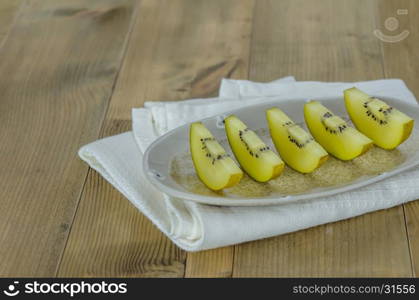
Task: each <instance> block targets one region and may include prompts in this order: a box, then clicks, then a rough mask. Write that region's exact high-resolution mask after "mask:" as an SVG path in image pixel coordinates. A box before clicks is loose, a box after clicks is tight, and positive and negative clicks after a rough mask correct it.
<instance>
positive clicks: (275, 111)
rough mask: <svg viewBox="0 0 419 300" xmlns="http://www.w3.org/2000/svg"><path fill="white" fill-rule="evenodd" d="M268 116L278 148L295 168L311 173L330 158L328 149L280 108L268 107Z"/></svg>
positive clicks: (280, 153) (287, 161)
mask: <svg viewBox="0 0 419 300" xmlns="http://www.w3.org/2000/svg"><path fill="white" fill-rule="evenodd" d="M266 118H267V120H268V125H269V131H270V133H271V137H272V140H273V142H274V144H275V147H276V150H277V151H278V153H279V155H280V156H281V158H282V159H283V160H284V161H285V163H286V164H287V165H288V166H290V167H291V168H293V169H294V170H296V171H298V172H301V173H311V172H313V171H314V170H315V169H317V168H318V167H319V166H321V165H322V164H323V163H324V162H325V161H326V160H327V159H328V157H329V155H328V154H327V152H326V150H324V149H323V147H322V146H320V144H319V143H317V142H316V141H315V140H314V139H313V137H312V136H311V135H310V134H308V133H307V132H306V131H305V130H304V129H303V128H301V127H300V126H299V125H297V124H295V123H294V121H292V120H291V119H290V118H289V117H288V116H287V115H286V114H285V113H284V112H283V111H282V110H280V109H279V108H276V107H273V108H271V109H268V110H267V111H266Z"/></svg>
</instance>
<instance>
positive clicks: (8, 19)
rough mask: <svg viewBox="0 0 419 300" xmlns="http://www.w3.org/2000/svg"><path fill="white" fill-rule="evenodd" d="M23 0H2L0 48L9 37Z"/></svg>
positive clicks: (0, 3) (0, 5)
mask: <svg viewBox="0 0 419 300" xmlns="http://www.w3.org/2000/svg"><path fill="white" fill-rule="evenodd" d="M22 3H23V0H3V1H1V2H0V49H1V46H2V45H3V43H4V41H5V40H6V39H7V36H8V33H9V31H10V29H11V28H12V26H13V24H14V21H15V20H16V17H17V15H18V14H19V9H20V7H21V5H22Z"/></svg>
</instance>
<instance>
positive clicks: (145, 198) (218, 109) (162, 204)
mask: <svg viewBox="0 0 419 300" xmlns="http://www.w3.org/2000/svg"><path fill="white" fill-rule="evenodd" d="M352 86H357V87H359V88H360V89H362V90H365V91H366V92H367V93H371V94H374V95H377V96H389V97H397V98H400V99H403V100H404V101H407V102H411V103H416V99H415V97H414V96H413V94H412V93H411V92H410V91H409V90H408V88H407V87H406V86H405V84H404V82H403V81H401V80H398V79H391V80H377V81H368V82H357V83H324V82H296V81H295V80H294V78H293V77H287V78H284V79H281V80H276V81H274V82H270V83H254V82H251V81H246V80H231V79H224V80H223V81H222V83H221V88H220V92H219V95H220V97H219V98H211V99H194V100H186V101H179V102H147V103H145V105H144V106H145V107H144V108H140V109H134V110H133V113H132V117H133V132H126V133H123V134H120V135H117V136H113V137H108V138H105V139H102V140H99V141H96V142H93V143H91V144H88V145H86V146H83V147H82V148H81V149H80V151H79V155H80V157H81V158H82V159H83V160H84V161H86V162H87V163H88V164H89V165H90V166H91V167H92V168H93V169H95V170H96V171H98V172H99V173H100V174H101V175H102V176H103V177H104V178H105V179H106V180H107V181H109V182H110V183H111V184H112V185H113V186H114V187H115V188H117V189H118V190H119V191H120V192H121V193H122V194H124V196H125V197H126V198H128V200H130V201H131V202H132V203H133V204H134V205H135V206H136V207H137V208H138V209H139V210H140V211H141V212H142V213H143V214H145V215H146V216H147V217H148V218H149V219H150V220H151V221H152V222H153V223H154V224H155V225H156V226H157V227H158V228H159V229H160V230H161V231H162V232H163V233H164V234H166V235H167V236H168V237H169V238H170V239H171V240H172V241H173V242H174V243H176V244H177V245H178V246H179V247H181V248H183V249H185V250H188V251H197V250H203V249H210V248H216V247H221V246H227V245H232V244H237V243H242V242H245V241H251V240H256V239H261V238H266V237H271V236H275V235H279V234H283V233H287V232H292V231H296V230H300V229H304V228H308V227H311V226H316V225H319V224H325V223H329V222H334V221H337V220H342V219H347V218H350V217H354V216H357V215H361V214H364V213H367V212H371V211H374V210H379V209H384V208H389V207H393V206H396V205H399V204H401V203H405V202H408V201H411V200H415V199H417V198H419V186H418V184H417V183H418V180H419V169H414V170H411V171H408V172H405V173H402V174H399V175H396V176H393V177H391V178H388V179H386V180H384V181H381V182H377V183H374V184H371V185H368V186H366V187H363V188H360V189H357V190H354V191H351V192H346V193H341V194H337V195H334V196H329V197H323V198H315V199H310V200H304V201H298V202H294V203H287V204H281V205H274V206H261V207H220V206H210V205H203V204H198V203H195V202H192V201H186V200H183V199H178V198H173V197H170V196H168V195H165V194H163V193H161V192H160V191H159V190H157V189H156V188H155V187H154V186H152V185H151V184H150V183H149V182H148V181H147V179H146V178H145V176H144V173H143V169H142V157H143V153H144V151H145V149H146V148H147V146H148V145H149V144H150V143H151V142H152V141H153V140H154V139H156V138H157V137H158V136H159V135H161V134H163V133H165V132H167V131H169V130H171V129H173V128H176V127H177V126H180V125H182V124H185V123H188V122H191V121H195V120H199V119H202V118H204V117H208V116H211V115H214V114H220V113H223V112H225V111H228V110H231V109H234V108H237V107H242V106H244V105H251V104H254V103H255V102H257V101H272V98H270V97H271V96H275V100H276V101H280V100H281V99H290V98H301V97H303V98H322V97H325V96H340V97H341V96H342V91H343V90H344V89H346V88H349V87H352ZM248 96H250V98H249V97H248Z"/></svg>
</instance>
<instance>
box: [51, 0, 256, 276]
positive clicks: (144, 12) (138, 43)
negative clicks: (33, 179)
mask: <svg viewBox="0 0 419 300" xmlns="http://www.w3.org/2000/svg"><path fill="white" fill-rule="evenodd" d="M252 5H253V2H252V1H201V0H200V1H195V0H193V1H192V0H191V1H179V0H176V1H142V2H141V5H140V6H139V10H138V16H137V18H136V20H137V21H136V23H135V25H134V26H133V30H132V34H131V38H130V43H129V47H128V50H127V53H126V57H125V60H124V64H123V67H122V69H121V72H120V75H119V78H118V81H117V84H116V87H115V92H114V95H113V97H112V100H111V103H110V107H109V111H108V114H107V116H106V120H105V124H104V127H103V130H102V133H101V136H108V135H112V134H116V133H119V132H123V131H126V130H128V129H129V127H130V126H129V123H130V120H131V109H132V107H140V106H142V104H143V102H144V101H146V100H172V99H182V98H190V97H204V96H205V97H206V96H210V95H214V94H215V91H216V90H217V87H218V85H219V81H220V79H221V78H222V77H225V76H232V77H239V78H240V77H245V76H247V64H246V62H247V60H248V50H249V39H248V38H249V34H250V29H249V26H250V16H251V13H252V9H251V8H252ZM121 124H124V125H121ZM97 216H99V217H97ZM99 249H100V251H99ZM232 249H233V248H230V250H227V251H221V252H220V255H222V258H221V260H223V259H224V260H228V259H231V256H230V255H231V253H232ZM217 251H219V250H217ZM185 261H186V253H185V252H184V251H181V250H180V249H179V248H177V247H176V246H175V245H174V244H173V243H172V242H171V241H170V240H169V239H167V238H166V237H165V236H164V235H163V234H162V233H161V232H159V231H158V230H157V229H156V228H155V227H154V225H153V224H152V223H151V222H150V221H149V220H148V219H147V218H146V217H144V216H143V215H142V214H141V213H139V212H138V211H137V210H136V209H135V208H134V207H133V206H132V205H131V204H130V203H129V201H127V200H126V199H124V198H123V197H122V196H120V195H119V194H118V192H116V191H115V190H114V189H113V188H111V187H110V186H109V184H107V183H106V182H105V181H104V180H103V179H102V178H100V177H99V176H98V175H97V174H96V173H95V172H91V173H90V174H89V176H88V179H87V184H86V189H85V190H84V192H83V197H82V199H81V203H80V207H79V210H78V214H77V216H76V219H75V222H74V226H73V228H72V231H71V235H70V238H69V241H68V245H67V248H66V251H65V254H64V257H63V261H62V265H61V268H60V272H59V276H80V275H81V276H110V275H112V276H133V277H183V276H184V273H185ZM230 265H231V264H230ZM193 267H196V268H200V267H199V264H198V263H197V264H196V265H193ZM187 270H188V272H189V270H190V271H191V272H193V268H192V269H191V268H188V269H187Z"/></svg>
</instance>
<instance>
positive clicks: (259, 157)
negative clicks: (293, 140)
mask: <svg viewBox="0 0 419 300" xmlns="http://www.w3.org/2000/svg"><path fill="white" fill-rule="evenodd" d="M224 121H225V130H226V134H227V138H228V142H229V144H230V147H231V150H232V151H233V153H234V156H235V157H236V159H237V161H238V162H239V163H240V165H241V167H242V168H243V169H244V170H245V171H246V173H247V174H248V175H249V176H250V177H252V178H253V179H254V180H256V181H259V182H266V181H269V180H270V179H272V178H275V177H277V176H279V175H280V174H281V172H282V170H283V168H284V162H283V161H282V160H281V159H280V158H279V156H278V155H277V154H275V153H274V152H273V151H272V150H271V149H270V148H269V147H268V146H267V145H266V144H265V143H264V142H263V141H262V140H261V139H260V137H259V136H257V134H256V133H255V132H254V131H252V130H250V129H249V128H247V126H246V124H244V123H243V122H242V121H241V120H240V119H238V118H237V117H236V116H234V115H231V116H229V117H227V118H226V119H225V120H224Z"/></svg>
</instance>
